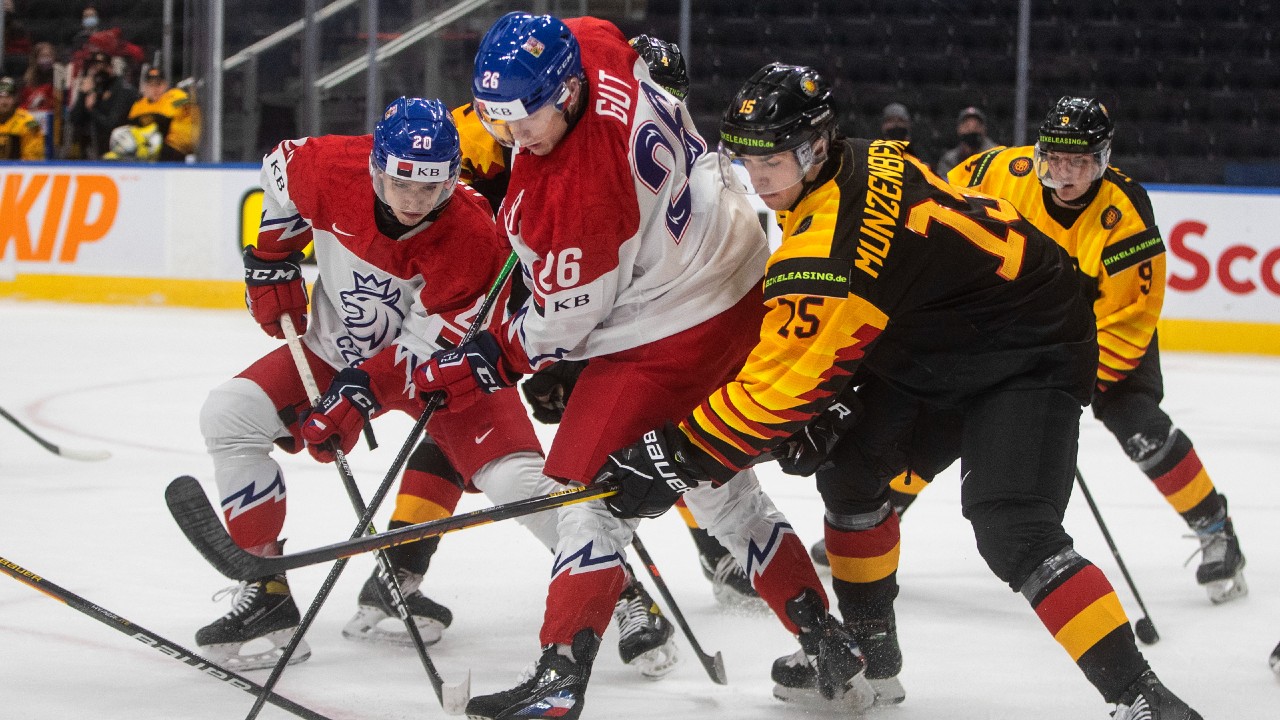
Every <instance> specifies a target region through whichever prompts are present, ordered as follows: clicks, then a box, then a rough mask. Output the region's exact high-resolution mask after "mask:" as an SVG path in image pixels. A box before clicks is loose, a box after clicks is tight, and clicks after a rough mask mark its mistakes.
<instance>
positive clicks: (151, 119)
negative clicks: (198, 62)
mask: <svg viewBox="0 0 1280 720" xmlns="http://www.w3.org/2000/svg"><path fill="white" fill-rule="evenodd" d="M151 123H155V124H156V127H159V128H160V134H161V135H163V136H164V144H165V145H168V146H169V147H171V148H173V149H174V150H176V151H177V152H178V153H180V154H183V155H186V154H189V153H193V152H195V150H196V142H197V140H198V139H199V133H200V128H199V126H198V119H197V117H196V115H195V113H194V107H193V106H192V105H191V99H190V98H189V97H188V96H187V93H186V92H184V91H182V90H179V89H178V88H169V89H168V90H166V91H165V92H164V94H163V95H161V96H160V99H159V100H156V101H155V102H151V101H150V100H148V99H147V98H146V97H145V96H144V97H140V98H138V101H137V102H135V103H134V104H133V107H132V108H130V109H129V124H130V125H137V126H143V125H150V124H151Z"/></svg>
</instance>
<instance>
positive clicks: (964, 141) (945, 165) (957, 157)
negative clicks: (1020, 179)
mask: <svg viewBox="0 0 1280 720" xmlns="http://www.w3.org/2000/svg"><path fill="white" fill-rule="evenodd" d="M956 137H957V138H959V139H960V144H958V145H956V146H955V147H953V148H951V149H950V150H948V151H946V152H944V153H943V154H942V157H940V158H938V164H937V165H935V166H934V171H935V172H937V173H938V174H939V175H941V176H943V177H946V175H947V173H948V172H951V168H953V167H955V166H957V165H959V164H960V163H962V162H964V161H965V160H968V159H969V157H970V156H971V155H976V154H978V153H980V152H985V151H987V150H990V149H991V148H993V147H995V146H996V143H995V142H994V141H992V139H991V138H989V137H987V115H986V113H984V112H982V111H981V110H979V109H978V108H976V107H974V106H973V105H970V106H969V107H967V108H965V109H963V110H961V111H960V116H959V117H957V118H956Z"/></svg>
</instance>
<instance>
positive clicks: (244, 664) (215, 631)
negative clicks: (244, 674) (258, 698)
mask: <svg viewBox="0 0 1280 720" xmlns="http://www.w3.org/2000/svg"><path fill="white" fill-rule="evenodd" d="M230 592H234V593H235V595H234V597H233V599H232V603H231V605H232V606H231V611H230V612H228V613H227V614H226V615H223V616H222V617H220V618H218V619H217V620H214V621H213V622H211V623H209V624H208V625H206V626H204V627H202V628H200V629H199V630H198V631H196V645H199V646H200V652H201V654H203V655H204V656H205V657H207V658H208V659H209V660H212V661H213V662H216V663H218V664H219V665H222V666H223V667H226V668H227V669H229V670H234V671H236V672H241V671H244V670H258V669H262V668H269V667H274V666H275V664H276V662H277V661H278V660H279V659H280V656H281V655H283V654H284V647H285V646H286V645H288V644H289V639H290V638H291V637H293V633H294V631H295V630H297V629H298V623H299V621H300V620H301V616H300V615H299V614H298V605H297V604H296V603H294V601H293V596H292V595H291V594H290V593H289V583H288V582H287V581H286V580H285V577H284V575H273V576H271V577H266V578H261V579H258V580H253V581H250V582H242V583H240V584H239V585H237V586H235V587H232V588H227V589H226V590H221V591H219V592H218V593H217V594H215V595H214V600H218V599H220V598H221V597H223V596H224V595H226V594H228V593H230ZM309 657H311V648H310V647H309V646H308V645H307V641H306V640H303V641H301V642H299V643H298V647H297V649H296V650H295V651H294V653H293V656H292V657H290V658H289V664H290V665H293V664H294V663H300V662H302V661H303V660H306V659H307V658H309Z"/></svg>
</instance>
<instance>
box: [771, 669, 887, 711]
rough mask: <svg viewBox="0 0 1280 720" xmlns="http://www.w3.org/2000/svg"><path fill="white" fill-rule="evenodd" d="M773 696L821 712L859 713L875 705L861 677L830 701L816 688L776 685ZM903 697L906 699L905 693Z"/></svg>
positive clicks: (873, 692)
mask: <svg viewBox="0 0 1280 720" xmlns="http://www.w3.org/2000/svg"><path fill="white" fill-rule="evenodd" d="M773 696H774V697H775V698H777V699H779V700H781V701H782V702H784V703H787V704H789V705H795V706H796V707H801V708H805V709H807V710H819V711H822V712H855V713H861V712H862V711H864V710H868V709H870V708H871V706H872V705H875V704H876V691H875V688H873V687H872V686H871V683H870V682H869V681H868V680H867V678H866V677H865V676H863V675H858V676H856V677H854V678H852V679H851V680H849V682H848V684H847V685H846V686H845V691H844V694H842V695H840V696H839V697H834V698H831V699H830V700H828V699H827V698H824V697H822V693H820V692H818V689H817V688H816V687H808V688H793V687H786V686H784V685H776V684H775V685H774V686H773ZM903 697H904V698H905V697H906V693H905V692H904V693H903ZM890 704H892V703H890Z"/></svg>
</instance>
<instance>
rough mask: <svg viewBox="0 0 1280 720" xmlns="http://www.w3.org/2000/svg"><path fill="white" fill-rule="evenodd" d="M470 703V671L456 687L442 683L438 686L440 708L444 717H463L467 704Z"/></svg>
mask: <svg viewBox="0 0 1280 720" xmlns="http://www.w3.org/2000/svg"><path fill="white" fill-rule="evenodd" d="M469 702H471V671H470V670H468V671H467V676H466V677H465V678H463V680H462V682H460V683H458V684H456V685H450V684H448V683H444V684H442V685H441V686H440V707H441V708H442V709H443V710H444V712H445V714H446V715H463V714H465V713H466V712H467V703H469Z"/></svg>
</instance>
